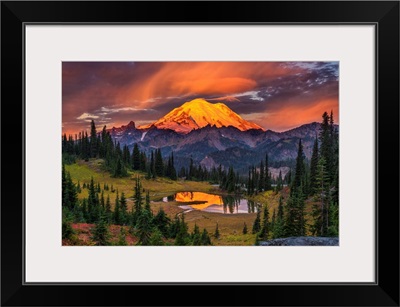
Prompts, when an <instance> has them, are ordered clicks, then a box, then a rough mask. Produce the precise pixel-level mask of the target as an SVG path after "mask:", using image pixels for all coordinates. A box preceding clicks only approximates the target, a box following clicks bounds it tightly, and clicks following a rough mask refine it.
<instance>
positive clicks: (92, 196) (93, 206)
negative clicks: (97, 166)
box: [88, 177, 99, 223]
mask: <svg viewBox="0 0 400 307" xmlns="http://www.w3.org/2000/svg"><path fill="white" fill-rule="evenodd" d="M88 213H89V223H93V222H96V221H97V219H98V217H99V201H98V196H97V193H96V188H95V186H94V181H93V177H92V178H91V179H90V184H89V195H88Z"/></svg>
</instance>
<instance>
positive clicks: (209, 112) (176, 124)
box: [142, 98, 263, 134]
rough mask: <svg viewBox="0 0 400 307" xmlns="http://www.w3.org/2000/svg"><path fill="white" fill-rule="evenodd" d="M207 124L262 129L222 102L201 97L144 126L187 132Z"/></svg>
mask: <svg viewBox="0 0 400 307" xmlns="http://www.w3.org/2000/svg"><path fill="white" fill-rule="evenodd" d="M207 125H210V126H215V127H217V128H221V127H229V126H233V127H235V128H237V129H239V130H241V131H246V130H250V129H261V130H263V128H261V127H260V126H258V125H257V124H254V123H251V122H248V121H247V120H245V119H243V118H242V117H240V115H238V114H237V113H235V112H234V111H232V110H231V109H230V108H229V107H228V106H226V105H225V104H224V103H221V102H218V103H210V102H208V101H207V100H205V99H203V98H196V99H193V100H191V101H187V102H185V103H184V104H182V105H181V106H180V107H177V108H175V109H173V110H172V111H171V112H169V113H168V114H166V115H165V116H164V117H162V118H160V119H159V120H157V121H156V122H155V123H153V124H151V125H149V126H146V127H150V126H155V127H157V128H158V129H171V130H174V131H176V132H178V133H182V134H187V133H189V132H190V131H192V130H196V129H201V128H204V127H206V126H207ZM142 128H145V127H142Z"/></svg>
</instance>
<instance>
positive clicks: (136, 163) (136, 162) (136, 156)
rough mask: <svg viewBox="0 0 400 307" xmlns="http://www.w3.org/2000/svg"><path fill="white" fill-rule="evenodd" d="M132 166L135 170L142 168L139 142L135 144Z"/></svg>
mask: <svg viewBox="0 0 400 307" xmlns="http://www.w3.org/2000/svg"><path fill="white" fill-rule="evenodd" d="M132 167H133V169H134V170H139V169H140V151H139V146H138V144H137V143H135V145H134V146H133V152H132Z"/></svg>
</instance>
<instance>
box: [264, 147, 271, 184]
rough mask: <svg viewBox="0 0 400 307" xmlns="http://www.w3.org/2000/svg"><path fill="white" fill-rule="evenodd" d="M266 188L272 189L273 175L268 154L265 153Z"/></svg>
mask: <svg viewBox="0 0 400 307" xmlns="http://www.w3.org/2000/svg"><path fill="white" fill-rule="evenodd" d="M264 178H265V184H264V186H265V190H266V191H269V190H271V175H270V173H269V163H268V154H265V176H264Z"/></svg>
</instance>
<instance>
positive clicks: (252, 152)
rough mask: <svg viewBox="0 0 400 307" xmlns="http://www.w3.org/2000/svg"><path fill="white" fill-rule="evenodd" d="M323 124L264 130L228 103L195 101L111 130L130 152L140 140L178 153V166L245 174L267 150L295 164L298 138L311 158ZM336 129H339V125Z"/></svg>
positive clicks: (148, 148)
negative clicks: (228, 169)
mask: <svg viewBox="0 0 400 307" xmlns="http://www.w3.org/2000/svg"><path fill="white" fill-rule="evenodd" d="M320 126H321V124H319V123H317V122H313V123H309V124H304V125H302V126H299V127H296V128H294V129H290V130H288V131H284V132H275V131H272V130H266V131H264V129H262V128H261V127H260V126H258V125H256V124H254V123H251V122H249V121H246V120H244V119H243V118H241V117H240V116H239V115H238V114H236V113H235V112H233V111H232V110H231V109H229V108H228V107H227V106H225V105H224V104H223V103H209V102H207V101H206V100H204V99H194V100H192V101H189V102H186V103H184V104H183V105H182V106H180V107H178V108H175V109H173V110H172V111H171V112H169V113H168V114H166V115H165V116H163V117H161V118H160V119H159V120H157V121H155V122H154V123H153V124H149V125H146V126H139V127H136V125H135V123H134V122H133V121H131V122H130V123H129V124H127V125H124V126H121V127H118V128H116V127H113V128H111V129H109V130H108V131H109V132H110V134H111V136H112V137H113V139H114V140H115V141H117V142H119V143H120V145H121V146H124V145H127V146H128V148H129V149H130V150H132V148H133V146H134V144H135V143H136V144H138V146H139V148H140V149H141V150H142V151H145V152H146V153H147V154H150V152H151V151H152V150H155V149H157V148H160V149H161V152H162V154H163V156H167V155H170V154H171V153H172V152H173V153H174V158H175V167H176V168H177V169H179V168H180V167H182V166H184V167H187V166H188V165H189V163H190V159H193V160H194V162H195V163H196V164H201V165H202V166H203V167H206V168H207V169H210V168H212V167H214V166H215V167H218V166H219V165H220V164H221V165H222V166H223V167H229V166H233V167H234V168H235V170H237V171H239V172H242V173H244V172H246V171H247V170H248V167H249V166H251V165H258V164H259V163H260V161H261V160H263V159H265V154H266V153H268V157H269V160H270V161H271V162H272V163H273V162H279V163H278V164H279V165H281V166H290V164H291V163H292V162H293V160H294V159H295V158H296V156H297V149H298V148H297V146H298V141H299V139H301V140H302V144H303V150H304V154H305V156H306V158H307V159H310V157H311V153H312V147H313V144H314V141H315V139H316V138H317V137H318V134H319V129H320ZM335 127H336V129H339V126H338V125H335Z"/></svg>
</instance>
